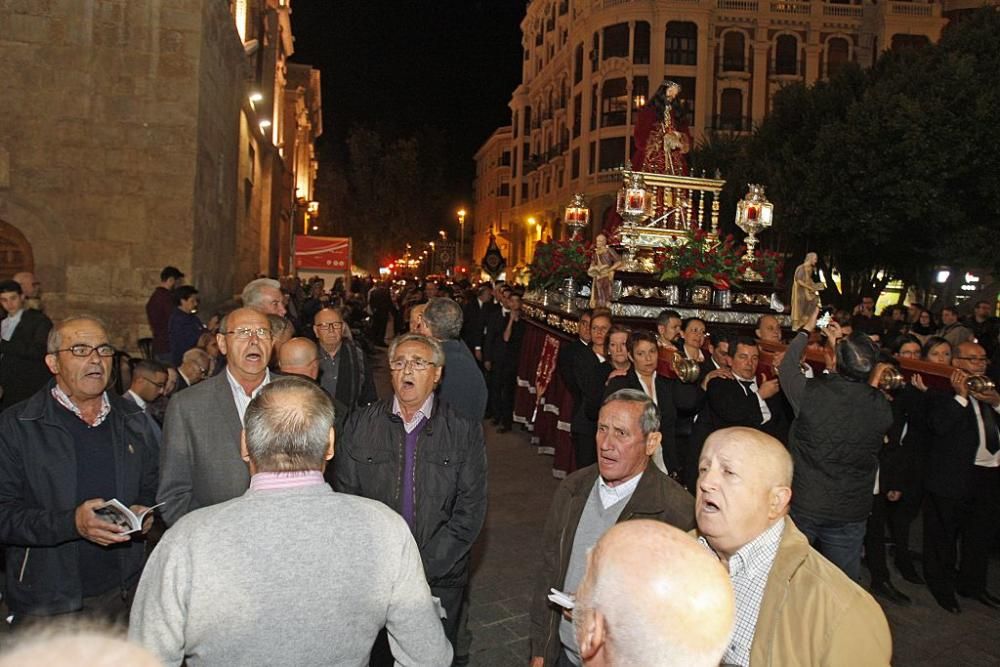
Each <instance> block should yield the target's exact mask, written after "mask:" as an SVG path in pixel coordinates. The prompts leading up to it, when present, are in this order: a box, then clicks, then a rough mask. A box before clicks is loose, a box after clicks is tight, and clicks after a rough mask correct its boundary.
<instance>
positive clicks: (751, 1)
mask: <svg viewBox="0 0 1000 667" xmlns="http://www.w3.org/2000/svg"><path fill="white" fill-rule="evenodd" d="M759 5H760V3H759V2H757V0H716V7H717V8H719V9H728V10H730V11H733V10H735V11H738V12H755V11H757V9H758V7H759Z"/></svg>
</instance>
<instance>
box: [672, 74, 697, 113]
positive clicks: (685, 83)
mask: <svg viewBox="0 0 1000 667" xmlns="http://www.w3.org/2000/svg"><path fill="white" fill-rule="evenodd" d="M670 78H671V79H673V80H674V81H676V82H677V83H679V84H681V94H680V95H678V96H677V97H678V101H677V102H675V104H676V105H677V107H678V111H677V113H678V115H679V116H680V118H683V119H684V122H686V123H687V124H688V125H694V113H695V108H694V99H695V95H694V93H695V90H696V83H697V79H695V78H694V77H692V76H673V77H670Z"/></svg>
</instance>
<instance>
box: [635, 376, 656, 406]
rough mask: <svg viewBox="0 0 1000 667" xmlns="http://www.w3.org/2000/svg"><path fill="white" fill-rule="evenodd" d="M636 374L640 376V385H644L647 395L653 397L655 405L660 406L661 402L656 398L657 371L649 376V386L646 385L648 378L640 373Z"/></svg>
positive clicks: (643, 388)
mask: <svg viewBox="0 0 1000 667" xmlns="http://www.w3.org/2000/svg"><path fill="white" fill-rule="evenodd" d="M635 376H636V377H637V378H639V386H640V387H642V390H643V391H644V392H646V396H649V398H650V399H652V401H653V405H656V406H659V405H660V403H659V401H658V400H657V398H656V373H653V374H652V375H650V376H649V385H648V386H647V385H646V378H644V377H642V376H641V375H639V374H638V373H636V374H635Z"/></svg>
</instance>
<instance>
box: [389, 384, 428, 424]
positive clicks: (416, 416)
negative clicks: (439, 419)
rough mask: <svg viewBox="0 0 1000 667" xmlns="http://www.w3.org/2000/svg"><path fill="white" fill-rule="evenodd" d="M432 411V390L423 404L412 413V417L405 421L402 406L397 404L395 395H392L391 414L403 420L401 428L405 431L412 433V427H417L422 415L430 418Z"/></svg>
mask: <svg viewBox="0 0 1000 667" xmlns="http://www.w3.org/2000/svg"><path fill="white" fill-rule="evenodd" d="M433 411H434V393H433V392H432V393H431V394H430V395H429V396H428V397H427V398H426V399H425V400H424V404H423V405H421V406H420V409H419V410H417V411H416V412H414V413H413V418H412V419H411V420H410V421H406V417H404V416H403V408H402V406H400V405H399V399H398V398H397V397H396V396H393V397H392V414H394V415H396V416H397V417H399V418H400V419H402V420H403V428H404V429H405V430H406V432H407V433H412V432H413V429H415V428H416V427H417V424H419V423H420V420H421V419H423V418H424V417H427V419H430V418H431V413H432V412H433Z"/></svg>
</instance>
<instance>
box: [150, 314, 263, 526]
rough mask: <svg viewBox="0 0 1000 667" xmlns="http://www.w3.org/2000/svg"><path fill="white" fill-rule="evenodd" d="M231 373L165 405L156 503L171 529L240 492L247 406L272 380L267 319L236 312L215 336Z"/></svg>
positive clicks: (244, 472) (244, 486) (245, 482)
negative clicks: (199, 510) (191, 514)
mask: <svg viewBox="0 0 1000 667" xmlns="http://www.w3.org/2000/svg"><path fill="white" fill-rule="evenodd" d="M216 341H217V342H218V344H219V350H220V351H221V352H222V353H223V354H225V355H226V360H227V363H226V369H225V371H223V372H221V373H219V374H218V375H216V376H215V377H212V378H209V379H207V380H204V381H203V382H200V383H198V384H197V385H196V386H194V387H191V388H189V389H186V390H184V391H183V392H181V393H179V394H178V395H177V396H176V397H175V398H174V399H173V400H171V401H170V404H169V405H168V406H167V415H166V418H165V419H164V424H163V444H162V446H161V448H160V489H159V492H158V493H157V498H158V502H162V503H165V504H164V506H163V508H162V515H163V520H164V521H165V522H166V523H167V525H168V526H169V525H172V524H173V523H174V522H176V521H177V520H178V519H180V518H181V517H182V516H184V515H185V514H187V513H188V512H190V511H191V510H194V509H197V508H199V507H206V506H208V505H214V504H216V503H221V502H223V501H226V500H229V499H230V498H235V497H236V496H239V495H242V494H243V492H244V491H246V490H247V486H248V485H249V483H250V475H249V474H248V473H247V469H246V466H245V465H244V464H243V460H242V459H241V458H240V433H241V432H242V431H243V416H244V414H245V413H246V409H247V405H249V404H250V400H251V399H253V397H254V396H256V395H257V394H258V393H260V390H261V389H262V388H263V387H264V386H265V385H266V384H268V383H269V382H270V381H271V374H270V372H269V371H268V369H267V365H268V362H269V361H270V359H271V344H272V340H271V328H270V324H269V323H268V320H267V315H265V314H264V313H261V312H259V311H257V310H254V309H253V308H238V309H237V310H234V311H233V312H231V313H229V314H228V315H226V316H225V317H223V318H222V320H221V322H220V323H219V332H218V333H217V334H216Z"/></svg>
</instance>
